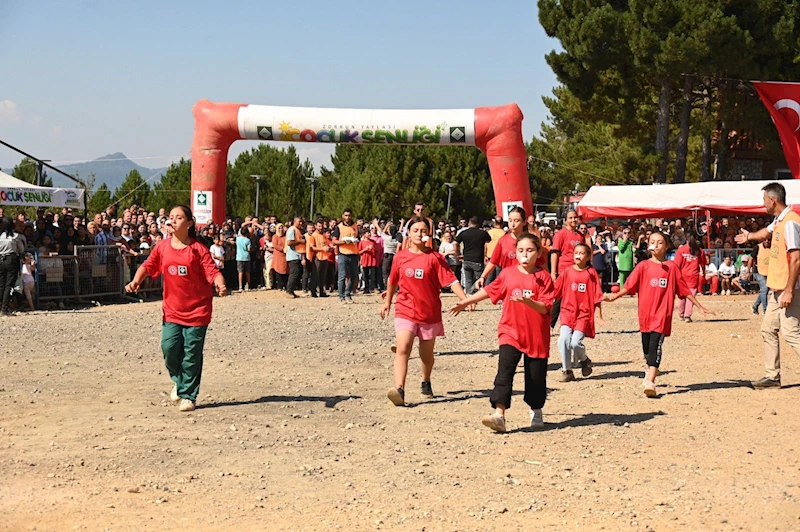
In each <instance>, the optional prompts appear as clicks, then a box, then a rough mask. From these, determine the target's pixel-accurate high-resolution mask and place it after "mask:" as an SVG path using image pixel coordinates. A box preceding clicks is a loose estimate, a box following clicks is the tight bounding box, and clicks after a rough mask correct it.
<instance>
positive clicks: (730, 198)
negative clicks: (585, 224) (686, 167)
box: [578, 179, 800, 220]
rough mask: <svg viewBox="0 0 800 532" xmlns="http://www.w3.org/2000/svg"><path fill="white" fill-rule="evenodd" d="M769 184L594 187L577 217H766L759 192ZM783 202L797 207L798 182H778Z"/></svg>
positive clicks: (745, 182) (708, 183)
mask: <svg viewBox="0 0 800 532" xmlns="http://www.w3.org/2000/svg"><path fill="white" fill-rule="evenodd" d="M771 182H772V181H706V182H702V183H683V184H677V185H623V186H600V185H597V186H593V187H591V188H590V189H589V191H588V192H586V195H585V196H584V197H583V199H581V201H580V203H578V216H580V217H581V218H582V219H584V220H593V219H596V218H603V217H606V218H629V219H630V218H653V217H659V218H674V217H682V216H691V215H692V213H697V214H704V213H705V211H710V212H711V214H716V215H723V214H766V213H765V211H764V201H763V197H764V193H763V192H762V191H761V189H762V188H763V187H764V186H765V185H767V184H768V183H771ZM780 183H781V184H782V185H783V186H784V187H785V188H786V203H787V204H788V205H793V206H795V207H796V208H800V180H794V179H787V180H782V181H781V182H780Z"/></svg>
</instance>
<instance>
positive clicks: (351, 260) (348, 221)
mask: <svg viewBox="0 0 800 532" xmlns="http://www.w3.org/2000/svg"><path fill="white" fill-rule="evenodd" d="M332 240H333V244H335V245H336V246H339V255H338V257H337V265H338V267H339V278H338V287H339V301H341V302H344V301H345V298H347V300H348V301H353V292H354V291H355V290H354V288H355V284H356V283H357V282H358V232H357V227H356V225H355V224H354V223H353V211H352V210H350V209H345V210H344V212H343V213H342V222H341V223H340V224H339V225H337V226H336V228H335V229H334V230H333V234H332ZM345 280H347V287H346V289H345Z"/></svg>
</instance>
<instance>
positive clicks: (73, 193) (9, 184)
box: [0, 172, 85, 209]
mask: <svg viewBox="0 0 800 532" xmlns="http://www.w3.org/2000/svg"><path fill="white" fill-rule="evenodd" d="M84 193H85V191H84V190H83V189H80V188H57V187H39V186H36V185H31V184H30V183H27V182H25V181H22V180H20V179H17V178H16V177H13V176H10V175H8V174H6V173H3V172H0V205H2V206H6V205H20V206H23V207H71V208H73V209H83V208H84V205H83V199H84Z"/></svg>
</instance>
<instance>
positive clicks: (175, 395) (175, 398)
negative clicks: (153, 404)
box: [169, 384, 181, 403]
mask: <svg viewBox="0 0 800 532" xmlns="http://www.w3.org/2000/svg"><path fill="white" fill-rule="evenodd" d="M169 400H170V401H172V402H173V403H177V402H178V401H180V400H181V398H180V397H178V385H177V384H176V385H175V386H173V387H172V391H171V392H169Z"/></svg>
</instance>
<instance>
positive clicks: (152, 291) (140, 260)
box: [122, 252, 164, 298]
mask: <svg viewBox="0 0 800 532" xmlns="http://www.w3.org/2000/svg"><path fill="white" fill-rule="evenodd" d="M149 255H150V253H149V252H148V253H147V254H145V253H140V254H139V255H137V256H136V257H133V256H129V259H130V269H129V270H128V271H129V272H130V274H129V275H130V278H131V279H133V276H134V275H135V274H136V270H138V269H139V266H141V265H142V264H144V261H146V260H147V257H148V256H149ZM128 282H130V279H128V280H127V281H126V283H125V284H127V283H128ZM163 289H164V285H163V276H162V275H159V276H158V277H156V278H155V279H153V278H152V277H149V276H148V277H145V279H144V281H142V285H141V286H140V287H139V292H138V295H139V297H140V298H147V297H153V296H155V297H161V293H162V290H163ZM122 290H123V293H124V291H125V286H124V285H123V287H122Z"/></svg>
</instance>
